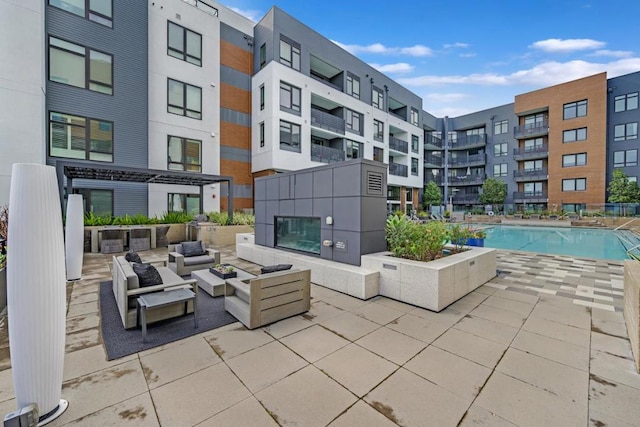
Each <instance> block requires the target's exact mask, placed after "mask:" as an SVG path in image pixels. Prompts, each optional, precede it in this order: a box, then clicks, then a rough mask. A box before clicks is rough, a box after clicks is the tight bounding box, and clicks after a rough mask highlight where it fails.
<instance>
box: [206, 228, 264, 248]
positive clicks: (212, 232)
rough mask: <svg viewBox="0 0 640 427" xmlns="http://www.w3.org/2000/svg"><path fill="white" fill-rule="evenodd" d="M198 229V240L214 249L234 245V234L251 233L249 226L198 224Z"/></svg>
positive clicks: (251, 229)
mask: <svg viewBox="0 0 640 427" xmlns="http://www.w3.org/2000/svg"><path fill="white" fill-rule="evenodd" d="M198 227H199V229H198V240H202V241H203V242H204V243H205V244H206V245H207V246H214V247H222V246H233V245H235V244H236V234H239V233H240V234H242V233H253V227H252V226H250V225H220V224H213V223H211V224H205V223H200V224H199V226H198Z"/></svg>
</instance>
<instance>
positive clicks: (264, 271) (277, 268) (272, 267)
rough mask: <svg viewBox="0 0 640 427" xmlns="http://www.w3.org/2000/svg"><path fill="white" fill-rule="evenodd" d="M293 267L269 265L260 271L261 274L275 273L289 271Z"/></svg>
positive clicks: (289, 265)
mask: <svg viewBox="0 0 640 427" xmlns="http://www.w3.org/2000/svg"><path fill="white" fill-rule="evenodd" d="M291 267H292V265H291V264H277V265H267V266H264V267H262V268H261V269H260V274H267V273H275V272H276V271H283V270H289V269H290V268H291Z"/></svg>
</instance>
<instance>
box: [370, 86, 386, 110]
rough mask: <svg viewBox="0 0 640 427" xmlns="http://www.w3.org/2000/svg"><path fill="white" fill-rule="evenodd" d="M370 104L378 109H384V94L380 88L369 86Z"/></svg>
mask: <svg viewBox="0 0 640 427" xmlns="http://www.w3.org/2000/svg"><path fill="white" fill-rule="evenodd" d="M371 105H373V106H374V107H376V108H377V109H378V110H384V95H383V93H382V89H378V88H377V87H375V86H374V87H373V88H371Z"/></svg>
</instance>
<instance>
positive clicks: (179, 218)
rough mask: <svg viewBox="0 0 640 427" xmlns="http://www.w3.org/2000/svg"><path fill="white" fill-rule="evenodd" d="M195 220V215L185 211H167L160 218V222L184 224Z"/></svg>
mask: <svg viewBox="0 0 640 427" xmlns="http://www.w3.org/2000/svg"><path fill="white" fill-rule="evenodd" d="M191 221H193V215H191V214H188V213H184V212H165V213H163V214H162V217H160V218H159V219H158V223H159V224H184V223H187V222H191Z"/></svg>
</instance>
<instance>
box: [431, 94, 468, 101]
mask: <svg viewBox="0 0 640 427" xmlns="http://www.w3.org/2000/svg"><path fill="white" fill-rule="evenodd" d="M468 97H469V95H467V94H465V93H429V94H427V95H425V96H424V99H425V100H426V101H430V102H444V103H448V102H458V101H461V100H463V99H465V98H468Z"/></svg>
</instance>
